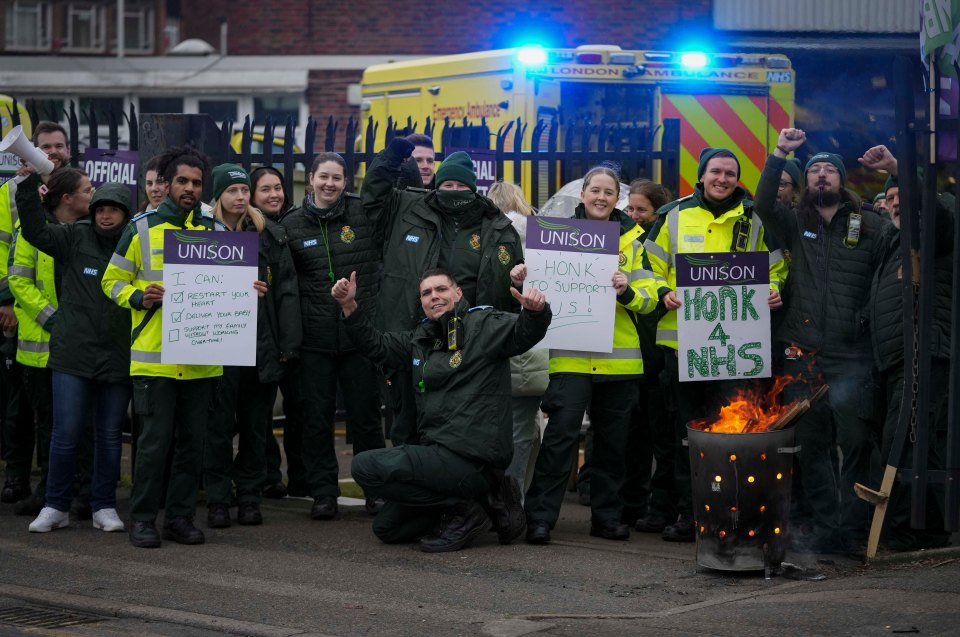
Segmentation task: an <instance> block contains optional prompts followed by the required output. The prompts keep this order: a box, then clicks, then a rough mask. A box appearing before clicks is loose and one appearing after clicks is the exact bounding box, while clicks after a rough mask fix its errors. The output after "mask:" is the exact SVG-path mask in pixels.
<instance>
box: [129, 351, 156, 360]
mask: <svg viewBox="0 0 960 637" xmlns="http://www.w3.org/2000/svg"><path fill="white" fill-rule="evenodd" d="M130 360H131V361H133V362H134V363H159V362H160V352H147V351H144V350H142V349H132V350H130Z"/></svg>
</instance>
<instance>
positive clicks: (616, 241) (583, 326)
mask: <svg viewBox="0 0 960 637" xmlns="http://www.w3.org/2000/svg"><path fill="white" fill-rule="evenodd" d="M619 254H620V224H618V223H617V222H615V221H586V220H582V219H564V218H559V217H556V218H555V217H536V216H531V217H529V218H528V219H527V239H526V245H525V246H524V260H525V261H526V264H527V278H526V280H525V281H524V284H523V286H524V289H528V288H536V289H537V290H540V291H541V292H543V293H544V295H546V297H547V301H548V302H549V303H550V307H551V309H552V310H553V320H552V321H551V322H550V329H549V330H547V335H546V336H545V337H544V339H543V340H542V341H540V343H539V344H538V345H537V347H541V348H542V347H546V348H550V349H562V350H573V351H578V352H612V351H613V322H614V318H615V314H616V303H617V294H616V291H615V290H614V289H613V286H612V285H611V280H612V278H613V273H614V272H616V270H617V263H618V256H619Z"/></svg>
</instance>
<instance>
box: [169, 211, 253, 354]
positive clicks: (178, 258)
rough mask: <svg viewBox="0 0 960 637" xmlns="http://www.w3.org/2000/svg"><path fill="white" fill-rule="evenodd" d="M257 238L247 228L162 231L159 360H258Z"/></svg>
mask: <svg viewBox="0 0 960 637" xmlns="http://www.w3.org/2000/svg"><path fill="white" fill-rule="evenodd" d="M258 240H259V238H258V236H257V235H256V234H255V233H252V232H199V231H196V230H167V231H165V232H164V237H163V261H164V266H163V287H164V290H165V293H164V297H163V305H162V306H161V308H162V311H163V346H162V348H161V351H160V361H161V362H163V363H177V364H181V365H237V366H246V367H251V366H254V365H256V364H257V292H256V290H254V289H253V282H254V281H256V279H257V259H258V256H257V246H258Z"/></svg>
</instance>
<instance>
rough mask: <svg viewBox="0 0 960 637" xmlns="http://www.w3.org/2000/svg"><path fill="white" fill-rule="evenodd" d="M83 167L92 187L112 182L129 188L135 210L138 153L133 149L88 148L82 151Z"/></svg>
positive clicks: (137, 190)
mask: <svg viewBox="0 0 960 637" xmlns="http://www.w3.org/2000/svg"><path fill="white" fill-rule="evenodd" d="M83 169H84V171H85V172H86V173H87V177H89V178H90V183H91V184H93V187H94V188H99V187H100V186H102V185H103V184H106V183H110V182H114V183H120V184H124V185H125V186H126V187H127V189H128V190H130V201H131V202H132V203H133V209H134V210H137V209H138V208H137V197H138V195H139V193H140V190H139V187H138V186H137V183H138V179H139V178H140V153H139V152H138V151H135V150H110V149H108V148H88V149H87V150H85V151H84V152H83Z"/></svg>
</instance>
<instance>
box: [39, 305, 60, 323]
mask: <svg viewBox="0 0 960 637" xmlns="http://www.w3.org/2000/svg"><path fill="white" fill-rule="evenodd" d="M56 311H57V308H55V307H53V306H52V305H50V304H49V303H48V304H47V305H45V306H43V309H42V310H40V313H39V314H37V323H39V324H40V326H41V327H43V326H44V325H46V324H47V321H49V320H50V317H51V316H53V313H54V312H56Z"/></svg>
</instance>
